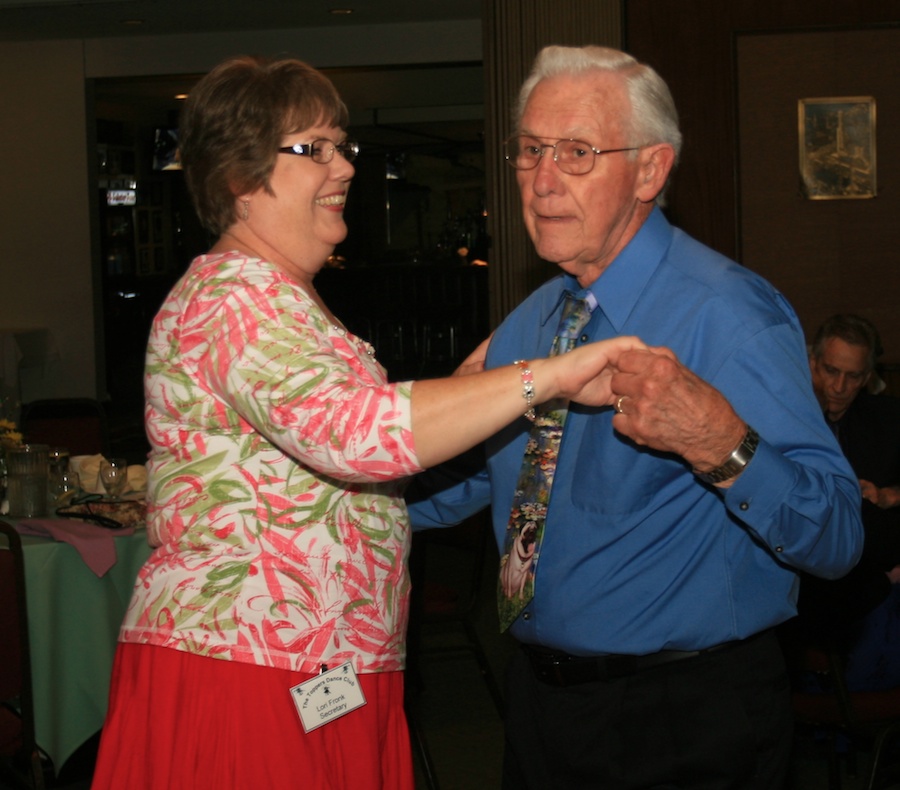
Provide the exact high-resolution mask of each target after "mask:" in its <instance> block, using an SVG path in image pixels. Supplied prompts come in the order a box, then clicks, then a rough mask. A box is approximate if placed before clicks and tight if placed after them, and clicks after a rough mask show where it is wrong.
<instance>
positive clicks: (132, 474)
mask: <svg viewBox="0 0 900 790" xmlns="http://www.w3.org/2000/svg"><path fill="white" fill-rule="evenodd" d="M102 461H103V456H102V455H100V454H99V453H98V454H97V455H75V456H73V457H72V458H70V459H69V466H70V467H71V468H72V471H73V472H75V473H76V474H77V475H78V482H79V485H80V486H81V489H82V490H83V491H85V492H87V493H88V494H101V495H102V494H105V493H106V490H105V489H104V488H103V483H101V482H100V464H101V462H102ZM146 492H147V467H146V466H144V465H143V464H131V465H129V467H128V470H127V475H126V482H125V490H124V491H123V492H122V495H123V496H126V495H128V494H144V493H146Z"/></svg>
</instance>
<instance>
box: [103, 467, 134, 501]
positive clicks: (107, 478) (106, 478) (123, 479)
mask: <svg viewBox="0 0 900 790" xmlns="http://www.w3.org/2000/svg"><path fill="white" fill-rule="evenodd" d="M127 482H128V462H127V461H126V460H125V459H124V458H104V459H103V460H102V461H101V462H100V484H101V485H102V486H103V490H104V491H106V493H107V496H109V498H110V499H113V500H117V499H120V498H121V496H122V492H124V491H125V484H126V483H127Z"/></svg>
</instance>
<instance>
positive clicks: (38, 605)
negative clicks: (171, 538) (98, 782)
mask: <svg viewBox="0 0 900 790" xmlns="http://www.w3.org/2000/svg"><path fill="white" fill-rule="evenodd" d="M26 523H27V522H26ZM22 545H23V551H24V555H25V585H26V599H27V602H28V634H29V638H30V642H31V666H32V685H33V687H34V714H35V731H36V740H37V743H38V746H39V747H40V748H41V749H42V750H43V751H44V752H46V754H47V755H48V756H49V757H50V759H51V760H52V761H53V765H54V768H55V769H56V771H57V772H58V771H59V769H60V768H61V767H62V766H63V764H64V763H65V761H66V760H67V759H68V758H69V757H70V756H71V755H72V754H73V753H74V752H75V750H76V749H77V748H78V747H79V746H81V744H83V743H84V742H85V741H86V740H88V739H89V738H90V737H91V736H92V735H94V734H95V733H96V732H97V731H98V730H100V728H101V727H102V726H103V720H104V717H105V716H106V706H107V703H108V700H109V681H110V676H111V673H112V663H113V656H114V654H115V649H116V640H117V638H118V633H119V626H120V625H121V623H122V618H123V617H124V615H125V610H126V608H127V607H128V602H129V600H130V598H131V591H132V588H133V587H134V582H135V579H136V578H137V574H138V571H139V570H140V568H141V566H142V565H143V563H144V561H145V560H146V559H147V557H148V556H149V555H150V551H151V548H150V546H149V545H148V544H147V533H146V530H144V529H143V528H140V529H137V530H135V531H134V532H133V533H132V534H128V535H118V536H116V538H115V547H116V561H115V564H113V566H112V567H111V568H110V569H109V570H108V571H106V572H105V573H104V574H103V576H97V574H96V573H95V572H94V571H92V570H91V569H90V568H89V567H88V565H87V564H86V563H85V562H84V560H83V559H82V557H81V556H80V555H79V553H78V551H77V550H76V549H75V548H74V547H73V546H71V545H69V544H68V543H63V542H57V541H54V540H50V539H48V538H42V537H33V536H29V535H23V536H22Z"/></svg>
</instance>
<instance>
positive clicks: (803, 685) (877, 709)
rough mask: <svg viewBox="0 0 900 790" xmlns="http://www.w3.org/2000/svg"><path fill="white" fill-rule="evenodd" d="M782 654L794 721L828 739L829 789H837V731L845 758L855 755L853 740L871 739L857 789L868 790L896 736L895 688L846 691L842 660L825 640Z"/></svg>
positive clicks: (899, 721)
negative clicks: (845, 747) (845, 748)
mask: <svg viewBox="0 0 900 790" xmlns="http://www.w3.org/2000/svg"><path fill="white" fill-rule="evenodd" d="M783 645H784V642H783ZM785 654H786V658H787V659H788V667H789V669H790V670H791V671H792V675H793V690H792V692H791V703H792V707H793V710H794V719H795V720H796V721H797V723H798V724H801V725H807V726H810V727H814V728H818V730H820V731H821V732H824V733H825V734H826V736H827V737H828V739H829V742H830V743H831V747H830V754H829V787H830V788H831V790H840V787H841V781H840V768H839V765H838V761H837V757H838V755H837V751H838V750H837V742H836V741H835V736H836V735H838V734H842V735H844V736H846V737H847V738H848V739H849V742H848V746H849V749H848V758H855V742H856V741H861V742H865V743H866V744H868V743H872V753H871V759H870V764H869V767H868V771H867V775H866V778H865V780H864V784H863V785H862V787H864V788H866V790H873V788H875V786H876V780H877V777H878V771H879V768H880V767H881V758H882V756H883V754H884V751H885V748H886V745H887V744H888V743H889V741H890V740H893V739H896V737H897V735H898V734H900V688H890V689H885V690H883V691H850V690H849V689H848V688H847V682H846V677H845V663H844V660H843V658H842V656H841V654H840V652H839V651H838V650H837V649H836V647H835V645H833V644H831V643H830V642H828V641H825V642H823V643H822V644H793V645H791V646H790V647H787V648H786V649H785Z"/></svg>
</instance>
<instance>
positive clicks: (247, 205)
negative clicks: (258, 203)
mask: <svg viewBox="0 0 900 790" xmlns="http://www.w3.org/2000/svg"><path fill="white" fill-rule="evenodd" d="M243 202H244V210H243V211H242V212H241V219H242V220H244V222H246V221H247V220H248V219H250V201H249V200H245V201H243Z"/></svg>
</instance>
